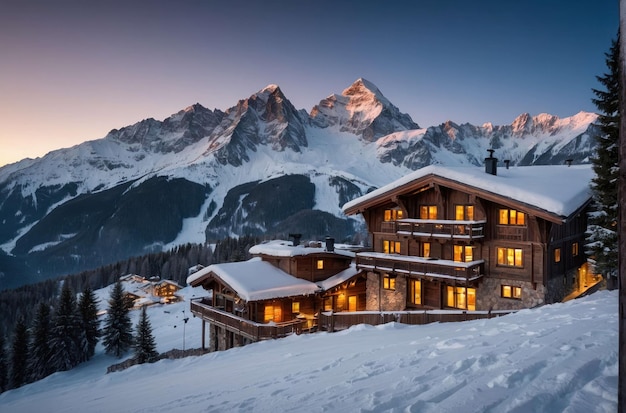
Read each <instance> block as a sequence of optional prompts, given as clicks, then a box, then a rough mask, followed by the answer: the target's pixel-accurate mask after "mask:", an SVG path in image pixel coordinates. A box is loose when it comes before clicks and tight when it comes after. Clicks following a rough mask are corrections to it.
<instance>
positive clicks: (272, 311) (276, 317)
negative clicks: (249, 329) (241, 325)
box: [263, 305, 282, 323]
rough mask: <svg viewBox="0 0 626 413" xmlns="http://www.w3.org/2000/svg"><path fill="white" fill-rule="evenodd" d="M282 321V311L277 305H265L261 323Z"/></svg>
mask: <svg viewBox="0 0 626 413" xmlns="http://www.w3.org/2000/svg"><path fill="white" fill-rule="evenodd" d="M281 320H282V309H281V308H280V306H279V305H266V306H265V312H264V314H263V322H265V323H269V322H270V321H274V322H280V321H281Z"/></svg>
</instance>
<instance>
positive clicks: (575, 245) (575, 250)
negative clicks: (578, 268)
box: [572, 242, 578, 257]
mask: <svg viewBox="0 0 626 413" xmlns="http://www.w3.org/2000/svg"><path fill="white" fill-rule="evenodd" d="M577 255H578V243H577V242H575V243H573V244H572V256H573V257H575V256H577Z"/></svg>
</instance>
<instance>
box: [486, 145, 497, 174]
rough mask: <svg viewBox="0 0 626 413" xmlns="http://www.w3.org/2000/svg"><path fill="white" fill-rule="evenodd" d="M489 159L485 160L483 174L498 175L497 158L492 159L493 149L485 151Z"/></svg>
mask: <svg viewBox="0 0 626 413" xmlns="http://www.w3.org/2000/svg"><path fill="white" fill-rule="evenodd" d="M487 152H489V158H485V172H486V173H488V174H491V175H497V174H498V158H494V157H493V153H494V152H495V150H494V149H487Z"/></svg>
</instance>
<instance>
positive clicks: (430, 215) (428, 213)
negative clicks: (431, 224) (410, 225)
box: [420, 205, 437, 219]
mask: <svg viewBox="0 0 626 413" xmlns="http://www.w3.org/2000/svg"><path fill="white" fill-rule="evenodd" d="M420 219H437V205H422V206H421V207H420Z"/></svg>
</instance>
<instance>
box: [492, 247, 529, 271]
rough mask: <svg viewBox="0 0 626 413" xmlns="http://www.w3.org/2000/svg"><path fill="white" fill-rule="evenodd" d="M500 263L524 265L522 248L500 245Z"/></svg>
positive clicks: (515, 265)
mask: <svg viewBox="0 0 626 413" xmlns="http://www.w3.org/2000/svg"><path fill="white" fill-rule="evenodd" d="M498 265H506V266H509V267H522V266H523V265H524V260H523V252H522V249H521V248H502V247H498Z"/></svg>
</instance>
